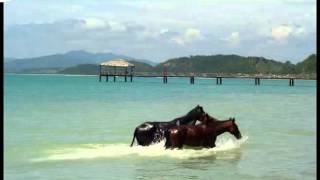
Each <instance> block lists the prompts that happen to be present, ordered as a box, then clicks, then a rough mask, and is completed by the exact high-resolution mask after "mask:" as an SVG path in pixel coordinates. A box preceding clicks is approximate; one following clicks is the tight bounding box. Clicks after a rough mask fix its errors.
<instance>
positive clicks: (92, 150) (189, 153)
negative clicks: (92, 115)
mask: <svg viewBox="0 0 320 180" xmlns="http://www.w3.org/2000/svg"><path fill="white" fill-rule="evenodd" d="M247 139H248V136H243V137H242V138H241V139H240V140H234V139H231V138H228V139H222V140H218V141H217V142H216V147H215V148H210V149H207V148H202V149H190V148H184V149H182V150H179V149H173V150H171V149H165V148H164V143H165V142H164V141H161V142H160V143H158V144H154V145H150V146H145V147H143V146H136V145H135V146H133V147H130V146H129V144H86V145H84V146H82V147H78V148H63V149H55V150H49V151H48V156H47V157H43V158H37V159H32V161H33V162H41V161H64V160H81V159H95V158H121V157H123V156H142V157H159V156H167V157H171V158H178V159H188V158H196V157H206V156H214V155H215V154H216V153H217V152H221V151H229V150H232V149H236V148H240V146H241V144H243V143H244V142H246V141H247Z"/></svg>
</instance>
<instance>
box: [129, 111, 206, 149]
mask: <svg viewBox="0 0 320 180" xmlns="http://www.w3.org/2000/svg"><path fill="white" fill-rule="evenodd" d="M204 115H205V112H204V110H203V107H202V106H199V105H197V106H196V107H195V108H193V109H192V110H190V111H189V112H188V113H187V114H186V115H184V116H181V117H178V118H175V119H173V120H171V121H168V122H144V123H142V124H141V125H139V126H137V127H136V128H135V130H134V134H133V139H132V142H131V145H130V146H132V145H133V143H134V140H135V139H137V142H138V145H142V146H149V145H150V144H152V143H157V142H160V141H161V140H163V139H164V132H165V131H166V130H167V129H169V128H171V127H174V126H179V125H187V124H189V125H195V124H196V121H197V120H199V119H200V118H201V117H202V116H204Z"/></svg>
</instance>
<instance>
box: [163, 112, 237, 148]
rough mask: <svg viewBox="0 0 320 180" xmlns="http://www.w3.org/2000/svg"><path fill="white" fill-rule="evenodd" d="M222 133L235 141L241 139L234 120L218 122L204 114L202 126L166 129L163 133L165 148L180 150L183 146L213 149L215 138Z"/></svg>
mask: <svg viewBox="0 0 320 180" xmlns="http://www.w3.org/2000/svg"><path fill="white" fill-rule="evenodd" d="M224 132H229V133H231V134H232V135H234V136H235V137H236V138H237V139H240V138H241V133H240V131H239V129H238V126H237V124H236V123H235V118H229V119H228V120H224V121H219V120H216V119H214V118H212V117H211V116H209V115H208V114H205V115H204V118H203V119H202V124H198V125H182V126H175V127H172V128H170V129H168V130H167V131H166V132H165V138H166V143H165V147H166V149H167V148H171V149H174V148H179V149H182V147H183V145H188V146H192V147H205V148H213V147H215V146H216V144H215V142H216V139H217V136H219V135H220V134H222V133H224Z"/></svg>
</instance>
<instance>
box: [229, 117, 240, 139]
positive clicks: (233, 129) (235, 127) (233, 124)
mask: <svg viewBox="0 0 320 180" xmlns="http://www.w3.org/2000/svg"><path fill="white" fill-rule="evenodd" d="M229 120H230V121H231V124H230V126H229V128H228V131H229V133H231V134H232V135H234V136H235V137H236V138H237V139H241V137H242V136H241V133H240V131H239V128H238V125H237V124H236V122H235V119H234V118H229Z"/></svg>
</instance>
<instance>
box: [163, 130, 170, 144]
mask: <svg viewBox="0 0 320 180" xmlns="http://www.w3.org/2000/svg"><path fill="white" fill-rule="evenodd" d="M164 137H165V138H166V143H165V145H164V146H165V147H166V148H168V147H170V146H171V142H170V132H169V129H166V130H165V131H164Z"/></svg>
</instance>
